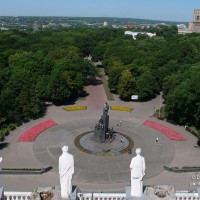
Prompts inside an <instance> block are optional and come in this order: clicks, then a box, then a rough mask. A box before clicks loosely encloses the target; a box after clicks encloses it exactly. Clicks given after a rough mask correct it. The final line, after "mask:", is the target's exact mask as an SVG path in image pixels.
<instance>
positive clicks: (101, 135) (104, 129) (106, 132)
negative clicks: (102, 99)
mask: <svg viewBox="0 0 200 200" xmlns="http://www.w3.org/2000/svg"><path fill="white" fill-rule="evenodd" d="M108 111H109V105H108V103H107V102H106V103H105V104H104V107H103V115H102V116H101V119H100V120H99V122H98V123H97V124H96V126H95V130H94V139H95V140H96V141H97V142H100V143H101V142H105V141H106V140H107V139H109V140H112V139H113V132H114V130H113V129H109V115H108Z"/></svg>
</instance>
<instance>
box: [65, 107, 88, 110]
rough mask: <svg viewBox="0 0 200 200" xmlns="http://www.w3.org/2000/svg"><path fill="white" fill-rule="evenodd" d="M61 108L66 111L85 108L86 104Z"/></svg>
mask: <svg viewBox="0 0 200 200" xmlns="http://www.w3.org/2000/svg"><path fill="white" fill-rule="evenodd" d="M63 109H64V110H66V111H77V110H87V106H68V107H65V108H63Z"/></svg>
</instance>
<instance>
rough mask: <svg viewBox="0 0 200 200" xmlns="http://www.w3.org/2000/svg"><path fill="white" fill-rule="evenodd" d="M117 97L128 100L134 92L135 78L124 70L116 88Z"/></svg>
mask: <svg viewBox="0 0 200 200" xmlns="http://www.w3.org/2000/svg"><path fill="white" fill-rule="evenodd" d="M117 88H118V89H117V91H118V93H119V95H120V96H121V97H122V98H123V99H127V100H128V99H130V98H131V95H133V94H134V92H135V78H134V77H133V76H132V74H131V73H130V71H129V70H124V71H123V72H122V74H121V76H120V78H119V83H118V87H117Z"/></svg>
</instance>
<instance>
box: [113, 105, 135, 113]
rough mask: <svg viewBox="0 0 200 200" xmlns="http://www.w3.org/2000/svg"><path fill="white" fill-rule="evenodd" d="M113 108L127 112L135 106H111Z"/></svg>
mask: <svg viewBox="0 0 200 200" xmlns="http://www.w3.org/2000/svg"><path fill="white" fill-rule="evenodd" d="M110 109H111V110H118V111H126V112H131V111H132V110H133V108H130V107H123V106H110Z"/></svg>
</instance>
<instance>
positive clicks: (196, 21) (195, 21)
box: [189, 9, 200, 33]
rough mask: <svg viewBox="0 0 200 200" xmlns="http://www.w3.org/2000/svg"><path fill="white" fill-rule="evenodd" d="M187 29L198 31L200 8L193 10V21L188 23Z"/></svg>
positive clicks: (199, 27) (199, 31) (199, 29)
mask: <svg viewBox="0 0 200 200" xmlns="http://www.w3.org/2000/svg"><path fill="white" fill-rule="evenodd" d="M189 30H190V31H191V32H196V33H200V9H195V10H194V18H193V22H191V23H189Z"/></svg>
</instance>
